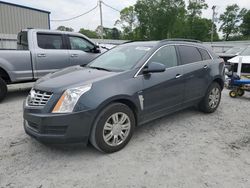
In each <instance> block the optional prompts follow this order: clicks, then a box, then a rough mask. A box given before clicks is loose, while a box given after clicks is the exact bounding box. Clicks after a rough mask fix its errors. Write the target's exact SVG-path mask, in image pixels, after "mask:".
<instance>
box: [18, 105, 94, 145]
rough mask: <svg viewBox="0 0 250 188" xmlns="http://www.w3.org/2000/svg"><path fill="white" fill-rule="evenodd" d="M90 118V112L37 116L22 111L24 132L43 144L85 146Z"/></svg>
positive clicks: (89, 129)
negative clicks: (79, 143) (76, 144)
mask: <svg viewBox="0 0 250 188" xmlns="http://www.w3.org/2000/svg"><path fill="white" fill-rule="evenodd" d="M92 116H93V115H91V114H90V112H77V113H70V114H52V113H49V114H37V113H29V112H27V111H26V110H24V114H23V117H24V130H25V132H26V133H27V134H28V135H30V136H31V137H33V138H35V139H37V140H38V141H41V142H45V143H52V144H59V143H77V142H82V143H85V144H87V142H88V139H89V135H90V131H91V126H92V118H91V117H92Z"/></svg>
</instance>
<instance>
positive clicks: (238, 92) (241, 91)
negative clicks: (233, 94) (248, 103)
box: [237, 89, 245, 97]
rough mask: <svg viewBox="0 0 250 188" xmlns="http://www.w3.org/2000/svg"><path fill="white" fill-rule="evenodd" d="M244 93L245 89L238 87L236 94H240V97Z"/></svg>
mask: <svg viewBox="0 0 250 188" xmlns="http://www.w3.org/2000/svg"><path fill="white" fill-rule="evenodd" d="M244 94H245V91H244V90H243V89H239V90H238V91H237V95H238V96H240V97H242V96H243V95H244Z"/></svg>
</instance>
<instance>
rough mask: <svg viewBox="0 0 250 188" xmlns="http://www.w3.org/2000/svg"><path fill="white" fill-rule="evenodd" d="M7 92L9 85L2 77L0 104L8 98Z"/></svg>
mask: <svg viewBox="0 0 250 188" xmlns="http://www.w3.org/2000/svg"><path fill="white" fill-rule="evenodd" d="M7 91H8V88H7V85H6V83H5V81H4V80H3V79H2V78H1V77H0V102H1V101H2V100H3V99H4V98H5V97H6V95H7Z"/></svg>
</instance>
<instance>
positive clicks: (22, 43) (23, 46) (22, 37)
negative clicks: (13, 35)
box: [17, 31, 29, 50]
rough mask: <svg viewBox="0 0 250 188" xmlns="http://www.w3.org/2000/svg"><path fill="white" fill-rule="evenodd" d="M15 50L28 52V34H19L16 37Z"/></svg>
mask: <svg viewBox="0 0 250 188" xmlns="http://www.w3.org/2000/svg"><path fill="white" fill-rule="evenodd" d="M17 49H18V50H28V49H29V46H28V33H27V31H24V32H21V33H19V34H18V37H17Z"/></svg>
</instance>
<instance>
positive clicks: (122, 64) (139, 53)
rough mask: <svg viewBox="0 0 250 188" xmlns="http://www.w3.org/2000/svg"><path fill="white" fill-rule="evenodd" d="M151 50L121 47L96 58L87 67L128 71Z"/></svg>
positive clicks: (130, 46)
mask: <svg viewBox="0 0 250 188" xmlns="http://www.w3.org/2000/svg"><path fill="white" fill-rule="evenodd" d="M150 49H151V47H148V46H136V45H121V46H117V47H115V48H113V49H112V50H110V51H108V52H106V53H105V54H103V55H101V56H100V57H98V58H96V59H95V60H94V61H92V63H90V64H89V65H88V67H92V68H99V69H106V70H110V71H126V70H130V69H131V68H132V67H133V66H135V65H136V64H137V62H138V61H139V60H140V59H141V58H142V57H144V56H145V55H146V53H147V52H148V51H149V50H150Z"/></svg>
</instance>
